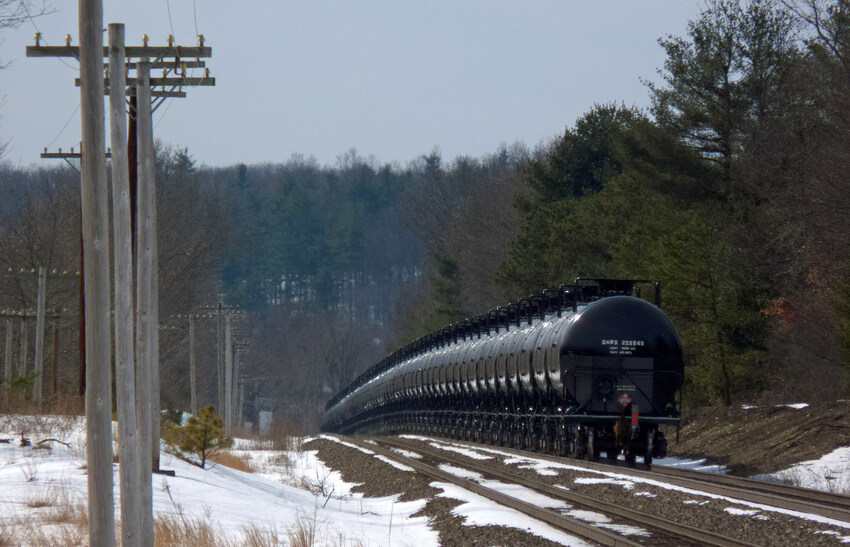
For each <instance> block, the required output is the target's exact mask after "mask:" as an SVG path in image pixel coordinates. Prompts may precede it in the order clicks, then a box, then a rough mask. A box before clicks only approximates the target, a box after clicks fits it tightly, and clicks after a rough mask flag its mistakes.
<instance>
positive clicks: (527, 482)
mask: <svg viewBox="0 0 850 547" xmlns="http://www.w3.org/2000/svg"><path fill="white" fill-rule="evenodd" d="M378 442H380V443H382V444H385V445H388V446H393V447H396V448H402V449H404V450H410V451H415V452H418V453H421V454H425V455H428V456H429V457H432V458H435V459H443V460H446V461H449V462H452V463H455V464H457V465H460V466H462V467H464V468H466V469H470V470H472V471H475V472H477V473H480V474H482V475H489V476H491V477H494V478H497V479H499V480H503V481H509V482H512V483H515V484H519V485H521V486H525V487H526V488H529V489H531V490H535V491H537V492H540V493H542V494H546V495H548V496H552V497H556V498H560V499H564V500H566V501H569V502H570V503H575V504H578V505H582V506H584V507H589V508H591V509H595V510H597V511H601V512H603V513H604V514H606V515H609V516H611V515H614V516H617V517H619V518H622V519H625V520H629V521H632V522H635V523H638V524H640V525H641V526H646V527H650V528H655V529H657V530H661V531H663V532H665V533H667V534H670V535H672V536H676V537H679V538H685V539H688V540H692V541H696V542H699V543H700V544H704V545H717V546H723V547H729V546H741V545H749V546H753V545H755V544H753V543H749V542H746V541H741V540H738V539H735V538H730V537H728V536H724V535H722V534H717V533H715V532H711V531H708V530H701V529H699V528H694V527H692V526H688V525H685V524H681V523H678V522H674V521H672V520H669V519H665V518H663V517H657V516H655V515H650V514H647V513H641V512H639V511H635V510H633V509H628V508H626V507H623V506H620V505H615V504H612V503H608V502H604V501H601V500H597V499H595V498H592V497H589V496H585V495H582V494H577V493H575V492H570V491H566V490H563V489H561V488H556V487H554V486H551V485H549V484H546V483H544V482H542V481H538V480H533V479H528V478H526V477H522V476H519V475H515V474H513V473H507V472H504V471H499V470H496V469H492V468H491V467H488V466H486V465H482V464H480V463H475V462H469V461H467V460H462V459H460V458H458V457H456V456H454V455H451V454H446V453H445V451H439V452H438V451H436V450H433V449H429V448H423V447H422V446H420V445H417V444H414V443H412V442H409V441H403V440H401V439H397V438H393V439H388V438H380V439H379V440H378ZM369 446H373V445H369Z"/></svg>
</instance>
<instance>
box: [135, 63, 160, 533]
mask: <svg viewBox="0 0 850 547" xmlns="http://www.w3.org/2000/svg"><path fill="white" fill-rule="evenodd" d="M136 71H137V72H138V74H139V75H140V78H139V79H140V80H141V81H140V82H139V83H138V85H137V86H136V93H137V101H138V102H137V110H136V134H137V139H138V147H139V151H138V154H139V166H138V189H137V192H138V200H139V201H138V205H137V207H136V224H137V226H136V268H137V278H136V402H137V413H136V418H137V420H138V428H139V460H140V462H141V469H142V470H143V471H142V473H143V474H144V475H145V476H146V477H147V480H145V481H144V484H143V485H142V487H143V492H142V505H143V507H144V508H145V514H144V515H143V521H142V533H143V534H146V533H147V531H148V530H153V514H152V513H151V514H150V515H149V514H148V507H152V503H153V501H152V499H153V492H152V490H151V482H150V471H149V470H151V469H153V470H156V469H158V465H157V464H158V459H159V458H158V456H159V437H154V436H152V433H153V422H155V421H156V422H157V423H158V422H159V412H156V410H155V409H157V405H155V403H154V400H153V391H154V384H153V372H152V370H151V369H152V368H153V366H154V365H153V364H154V361H155V360H156V358H157V357H158V356H157V355H155V354H154V348H153V344H154V340H153V334H154V332H156V331H157V330H158V321H157V317H156V316H155V315H154V314H153V312H154V309H153V302H152V300H153V298H154V296H153V290H154V288H153V283H154V281H153V271H154V268H155V262H154V246H153V241H152V238H153V237H154V236H155V234H156V232H155V230H154V218H153V211H152V208H151V202H154V203H155V202H156V194H155V191H156V190H155V188H154V184H153V173H154V158H153V149H152V146H147V144H146V143H147V142H148V141H151V140H152V139H153V127H152V124H151V117H150V104H151V99H150V82H149V72H150V69H149V68H148V63H147V61H140V62H139V63H138V65H137V67H136ZM154 451H155V452H156V456H154ZM148 541H149V538H147V537H143V538H142V543H143V544H144V545H149V544H151V543H152V542H151V543H148Z"/></svg>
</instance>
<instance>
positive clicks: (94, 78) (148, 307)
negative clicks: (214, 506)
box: [27, 0, 215, 545]
mask: <svg viewBox="0 0 850 547" xmlns="http://www.w3.org/2000/svg"><path fill="white" fill-rule="evenodd" d="M100 1H101V0H80V35H81V46H80V47H79V48H77V47H74V46H71V45H70V43H66V44H65V46H55V47H54V46H41V45H40V44H39V41H38V38H36V44H35V46H28V47H27V56H28V57H79V59H80V62H81V69H80V78H79V79H78V80H77V82H76V83H77V85H79V86H80V87H81V95H82V97H84V100H83V101H82V105H81V106H82V109H83V110H82V118H83V122H84V123H83V151H84V153H85V161H81V165H82V166H83V173H82V175H83V176H82V178H83V183H84V188H83V204H84V208H83V215H82V217H83V230H82V234H83V238H82V239H83V243H84V250H85V253H84V255H85V259H84V260H83V261H82V262H83V264H84V272H85V274H84V279H83V280H82V282H83V283H84V287H86V288H88V287H91V288H92V291H95V290H97V291H99V290H100V289H101V288H102V287H104V286H105V287H107V293H108V285H107V284H106V283H108V276H107V278H106V279H104V278H103V277H102V276H101V272H100V270H98V271H97V272H90V270H91V268H92V267H94V266H95V264H96V262H94V261H93V260H90V258H89V254H90V253H89V251H90V247H92V246H94V247H95V248H96V250H97V251H98V252H99V253H103V252H106V254H107V255H108V249H107V250H105V251H104V246H106V245H107V244H108V243H107V242H108V239H107V238H106V237H100V238H98V239H95V240H92V239H90V237H89V235H90V233H91V227H90V226H88V225H87V222H89V220H87V219H90V215H89V214H87V208H86V206H88V208H89V209H90V210H96V211H98V212H99V211H100V209H99V208H96V207H95V206H96V205H100V204H99V203H97V204H95V203H94V201H93V200H94V198H95V197H96V196H91V195H89V194H87V190H86V188H85V183H86V181H87V180H90V179H91V177H90V176H89V175H90V174H91V173H99V172H102V173H104V181H105V172H106V169H105V165H104V155H103V144H104V142H103V141H104V138H103V116H102V112H103V92H104V84H107V85H108V82H104V79H103V74H102V72H101V70H102V60H103V57H104V56H107V55H108V53H109V52H108V48H104V47H103V39H102V32H101V30H102V26H101V25H102V19H103V17H102V6H101V3H100ZM86 21H88V24H86ZM94 27H97V31H96V32H95V31H94V30H93V29H94ZM84 31H85V32H84ZM93 33H96V34H97V36H98V40H97V42H96V43H95V42H94V40H93V39H92V36H91V35H92V34H93ZM37 36H38V35H37ZM203 41H204V40H203V35H199V36H198V47H181V46H175V45H173V44H172V43H171V42H172V40H171V39H170V37H169V43H168V45H167V46H153V47H149V46H148V44H147V37H145V38H144V39H143V45H142V46H141V47H138V46H125V48H124V54H125V56H126V57H127V58H128V61H129V60H130V59H131V58H136V59H140V60H142V61H145V62H140V63H138V64H137V68H136V69H137V75H136V77H135V78H129V77H128V78H127V79H126V82H125V84H126V85H128V86H131V88H130V90H129V91H130V93H131V103H132V101H134V100H135V101H136V103H137V104H136V108H133V106H132V105H131V116H132V119H131V124H132V123H136V125H137V128H136V129H137V131H133V135H132V136H129V138H128V141H127V142H128V148H135V147H133V146H132V139H133V138H134V137H137V140H138V147H139V152H138V159H139V166H138V178H139V181H138V183H139V186H140V188H139V189H138V199H137V203H138V211H137V210H136V209H135V208H133V205H132V203H131V215H135V216H136V218H135V219H133V222H132V227H131V228H133V227H135V228H136V229H137V230H139V231H140V229H141V227H142V226H145V227H146V229H147V230H148V236H143V235H142V234H141V233H137V234H136V236H137V239H135V240H133V242H132V243H131V244H134V245H135V246H136V248H135V250H134V251H132V252H134V253H135V256H136V257H137V262H138V263H137V267H138V269H139V270H138V272H137V275H136V283H137V293H136V294H137V302H136V305H137V308H136V310H135V311H136V333H135V339H136V352H137V360H136V369H135V381H136V386H135V396H136V427H137V432H138V445H137V446H138V452H139V458H140V459H139V461H140V462H141V464H140V472H139V474H140V475H141V481H142V489H141V496H142V506H143V511H142V512H143V517H142V518H143V521H142V537H141V544H143V545H153V516H152V492H151V477H150V470H151V469H154V470H158V469H159V378H158V365H159V363H158V359H159V350H158V344H159V332H158V329H157V325H158V314H159V310H158V302H157V285H158V281H157V277H156V276H157V267H156V254H157V244H156V210H155V203H156V192H155V188H154V172H155V169H154V156H153V129H152V123H151V111H152V110H153V109H155V107H152V105H151V99H152V98H156V99H157V100H158V101H159V103H157V106H158V104H161V102H162V101H163V100H164V99H165V98H167V97H185V96H186V93H185V92H184V91H181V89H182V87H183V86H208V85H215V79H214V78H210V77H209V73H208V72H205V74H204V76H203V77H202V78H191V77H187V76H186V72H185V69H186V68H203V67H204V63H203V62H202V61H200V58H201V57H210V56H211V55H212V50H211V49H210V48H208V47H204V43H203ZM90 42H91V43H90ZM98 48H100V49H98ZM84 51H86V55H84V54H83V53H84ZM95 58H96V59H97V63H96V64H97V70H95ZM150 58H154V59H156V60H155V61H154V62H152V63H149V62H146V61H147V60H148V59H150ZM167 58H173V60H170V59H167ZM186 58H188V59H194V60H192V61H182V59H186ZM127 66H128V67H129V68H132V65H130V64H129V63H128V65H127ZM151 68H161V69H163V71H164V72H165V73H166V74H164V75H163V77H162V78H150V69H151ZM170 71H173V72H174V74H175V76H176V77H172V78H169V77H166V75H167V73H168V72H170ZM95 74H97V75H95ZM95 82H97V91H98V92H99V94H100V95H99V97H100V101H99V110H97V109H96V108H93V107H92V105H90V104H88V103H87V100H89V99H91V97H92V96H93V94H94V89H95V86H94V84H95ZM151 85H154V86H157V87H159V88H162V89H157V90H151V87H150V86H151ZM133 86H136V87H138V89H139V91H138V93H137V94H136V92H134V91H133V89H132V88H133ZM115 87H119V86H118V85H116V86H115ZM121 91H122V93H127V90H126V89H121ZM135 95H137V96H135ZM91 100H93V99H91ZM96 112H100V113H101V115H100V117H99V122H100V137H99V140H97V139H95V138H94V137H92V136H91V135H90V133H91V129H92V128H87V126H86V120H87V118H91V117H92V116H95V114H94V113H96ZM95 121H96V120H95ZM93 147H94V148H93ZM119 148H123V144H122V145H121V146H113V149H115V150H118V149H119ZM83 151H81V152H83ZM128 153H129V154H130V155H131V154H132V150H129V151H128ZM43 157H47V156H45V155H43ZM129 169H130V171H132V173H129V174H130V181H129V182H128V185H130V186H131V185H132V179H133V177H134V176H135V175H136V172H135V170H134V169H133V168H132V166H130V167H129ZM98 180H99V179H98ZM143 185H144V186H147V188H146V189H143V188H141V186H143ZM98 187H99V186H98ZM129 191H130V193H131V195H132V188H131V189H130V190H129ZM143 192H145V194H144V195H143ZM104 195H105V193H104ZM143 203H146V204H147V205H143ZM151 204H153V206H151ZM143 216H144V218H142V217H143ZM99 219H100V216H99V213H98V217H97V219H96V220H99ZM98 233H100V232H98ZM143 237H147V239H146V240H143ZM143 259H147V262H146V264H144V265H143V264H142V261H143ZM97 264H100V263H99V262H97ZM143 269H144V271H143ZM107 270H108V265H107ZM98 279H100V280H102V281H103V282H102V283H100V284H95V285H92V283H94V282H95V280H98ZM92 291H89V290H86V293H85V302H84V303H83V302H81V305H80V310H81V314H82V313H85V314H86V321H85V326H86V334H85V340H84V342H85V346H86V348H87V353H86V359H87V361H86V374H85V378H86V384H87V390H86V413H87V415H88V420H89V430H90V431H91V427H92V424H91V422H92V415H90V414H89V408H90V407H89V400H90V399H92V398H93V396H92V390H93V389H95V387H96V386H94V385H93V384H92V381H93V380H94V379H95V377H94V376H93V374H92V371H91V370H90V367H91V365H92V364H93V355H99V354H100V351H101V349H100V347H98V348H92V347H91V344H92V343H93V342H94V341H95V340H96V339H97V338H96V335H95V334H91V333H90V332H89V331H90V330H91V328H92V326H93V325H97V324H99V322H100V321H102V320H101V319H100V318H99V317H95V318H91V319H89V317H88V316H89V315H90V314H92V313H98V314H99V311H96V310H93V309H92V308H91V307H90V306H92V305H94V304H95V303H99V302H101V300H100V299H98V298H95V297H94V296H92V294H91V292H92ZM107 296H108V294H107ZM143 298H144V302H143ZM106 302H107V304H108V299H107V300H106ZM107 318H108V316H107ZM81 345H82V341H81ZM98 379H99V377H98ZM106 385H107V389H108V387H109V386H108V369H107V384H106ZM85 388H86V386H84V385H81V391H82V390H83V389H85ZM97 389H98V391H96V392H95V393H98V394H101V399H99V400H101V401H109V400H110V398H109V397H108V391H107V392H106V395H107V396H105V397H104V396H103V395H102V392H101V391H100V387H99V386H97ZM94 446H99V445H98V444H96V443H94V444H93V443H92V442H91V439H90V440H89V449H90V451H91V450H92V449H93V447H94ZM110 462H111V454H110ZM144 462H149V465H144ZM94 469H95V468H93V467H92V466H91V465H90V466H89V498H90V499H91V497H92V496H93V495H95V494H94V492H99V491H101V490H102V489H94V488H93V487H94V483H93V481H92V474H93V471H94ZM110 479H111V477H110ZM109 492H110V496H109V500H108V501H109V503H110V506H111V503H112V496H111V482H110V489H109ZM90 507H92V506H91V504H90ZM94 517H95V515H94V513H92V518H91V519H90V523H91V522H94ZM95 526H100V524H97V525H96V524H90V528H91V529H92V530H94V527H95ZM110 528H111V526H110ZM107 539H108V538H106V537H105V536H102V535H99V534H95V533H92V535H91V537H90V542H91V544H92V545H109V544H110V541H111V543H114V533H113V534H112V538H111V540H110V541H107ZM101 540H103V541H101Z"/></svg>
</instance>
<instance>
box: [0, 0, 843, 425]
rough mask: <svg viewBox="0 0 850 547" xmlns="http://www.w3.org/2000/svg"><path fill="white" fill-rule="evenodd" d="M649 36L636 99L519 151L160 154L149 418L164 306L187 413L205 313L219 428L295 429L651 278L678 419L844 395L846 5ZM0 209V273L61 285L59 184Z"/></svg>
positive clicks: (75, 307)
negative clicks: (512, 307) (620, 281)
mask: <svg viewBox="0 0 850 547" xmlns="http://www.w3.org/2000/svg"><path fill="white" fill-rule="evenodd" d="M670 30H671V32H673V33H674V35H673V36H669V37H665V38H662V39H661V40H660V47H662V48H663V49H664V51H665V53H666V56H667V60H666V62H665V64H664V66H663V67H660V74H661V75H662V76H663V78H662V81H661V83H659V84H656V85H648V86H647V93H648V94H649V96H650V98H651V102H652V107H651V109H649V110H648V111H640V110H638V109H634V108H629V107H627V106H625V105H618V104H599V105H596V106H595V107H593V108H592V109H591V110H590V111H588V112H587V113H586V114H584V115H583V116H581V117H580V118H579V119H578V120H576V121H575V122H574V123H572V124H570V125H569V126H568V127H567V128H566V129H565V131H564V133H563V135H561V136H560V137H558V138H556V139H553V140H552V142H549V143H544V144H543V145H540V146H538V147H537V148H535V149H533V150H529V149H528V148H526V147H525V146H524V145H522V144H516V145H513V146H510V147H507V146H506V147H503V148H502V149H500V150H497V151H494V153H493V154H492V155H488V156H486V157H483V158H467V157H459V158H455V159H452V160H446V159H444V158H442V157H441V155H440V153H439V152H438V151H436V150H435V151H432V152H430V153H426V154H423V155H422V156H421V157H419V158H416V159H415V160H413V161H411V162H409V163H408V164H406V165H403V166H402V165H399V164H392V165H385V164H378V163H377V162H376V161H374V160H372V159H368V158H363V157H361V156H359V155H357V153H356V152H355V151H354V150H352V151H350V152H347V153H345V154H343V155H341V156H340V157H339V158H338V161H337V162H336V164H335V165H324V166H323V165H318V164H317V163H316V162H315V161H314V160H312V159H309V158H304V157H292V158H290V159H288V160H286V161H278V162H270V163H267V164H261V165H242V164H240V165H235V166H232V167H227V168H209V167H205V166H203V165H197V164H196V161H195V159H194V158H193V157H192V155H191V154H190V153H189V151H188V150H187V149H182V148H177V147H172V146H168V145H164V144H162V143H159V144H158V149H157V185H158V203H159V219H160V226H159V238H160V239H159V241H160V243H159V252H160V260H159V264H160V283H161V292H160V301H161V302H160V314H161V323H162V325H161V329H162V331H161V340H162V341H161V347H162V350H161V361H162V364H161V371H162V372H161V388H162V401H163V403H164V405H166V406H168V407H170V408H178V409H183V410H187V409H188V397H189V394H188V393H189V372H188V371H189V365H188V319H187V314H196V315H197V316H198V317H197V318H196V321H197V325H198V327H197V333H196V340H195V344H196V351H197V354H198V367H199V369H198V370H199V372H198V376H199V378H198V382H199V386H200V388H199V399H200V401H199V406H203V405H205V404H208V403H215V402H216V390H217V382H218V378H217V372H216V371H217V360H218V343H219V340H218V334H217V333H218V332H219V327H218V316H217V315H215V313H214V310H213V308H214V307H215V306H217V305H218V304H219V303H222V304H223V305H224V306H226V307H235V306H239V307H240V310H242V311H244V312H247V313H246V314H245V315H246V317H245V318H244V319H242V320H240V321H238V322H237V333H238V334H237V338H238V340H239V347H240V353H239V354H238V360H239V363H240V372H239V378H240V380H241V381H242V382H243V384H244V392H245V398H244V401H245V404H244V405H243V412H244V418H245V419H247V420H251V421H254V422H255V423H256V420H257V419H258V415H257V412H258V411H259V410H274V411H275V412H276V415H277V416H278V417H280V416H285V417H286V418H287V419H288V420H290V421H291V422H293V423H295V424H296V425H298V426H300V427H304V428H306V429H314V428H315V427H316V426H317V423H318V422H317V420H318V416H319V415H320V413H321V409H322V405H323V403H324V401H325V400H327V399H328V398H329V397H330V396H331V395H332V394H333V393H334V392H335V391H337V390H338V389H340V388H341V387H342V386H344V385H345V384H346V383H347V382H349V381H350V380H351V379H353V378H354V377H355V376H356V375H357V374H358V373H359V372H361V371H363V370H364V369H365V368H367V367H368V366H370V365H371V364H373V363H374V362H376V361H377V360H379V359H380V358H381V357H382V356H383V355H385V353H386V352H388V351H390V350H392V349H394V348H396V347H398V346H400V345H403V344H405V343H406V342H408V341H410V340H412V339H414V338H416V337H418V336H421V335H422V334H425V333H426V332H429V331H430V330H433V329H437V328H440V327H442V326H445V325H447V324H450V323H453V322H455V321H458V320H461V319H463V318H465V317H466V316H469V315H473V314H478V313H481V312H483V311H486V310H487V309H489V308H492V307H495V306H497V305H502V304H505V303H506V302H508V301H511V300H516V299H518V298H522V297H525V296H527V295H528V294H529V293H531V292H533V291H538V290H540V289H542V288H544V287H547V286H557V285H559V284H561V283H565V282H569V281H571V280H572V279H573V278H575V277H577V276H610V277H624V278H641V279H657V280H659V281H661V283H662V294H663V302H662V304H663V307H664V308H665V309H666V310H667V312H668V313H669V314H670V315H671V316H672V317H673V319H674V321H675V323H676V325H677V328H678V329H679V331H680V334H681V336H682V339H683V342H684V344H685V350H686V359H687V378H686V388H685V393H684V400H685V404H686V405H703V404H726V405H729V404H732V403H734V402H740V401H744V400H746V401H756V400H765V401H774V400H775V401H785V402H787V401H789V400H790V399H800V400H809V399H812V400H814V399H827V400H831V399H836V398H841V397H846V395H847V391H848V387H850V386H848V376H847V365H848V360H850V275H848V274H850V271H848V268H850V231H848V229H847V223H846V219H847V218H848V213H850V200H849V199H848V195H850V179H848V176H847V173H849V172H850V85H848V84H850V56H848V51H849V50H850V2H848V1H847V0H831V1H827V0H806V1H803V0H798V1H794V2H792V1H790V0H788V1H785V2H779V1H772V0H751V1H748V2H745V1H737V0H713V1H710V2H707V8H706V11H704V12H703V13H702V14H701V15H700V16H699V17H698V18H697V19H696V20H694V21H692V22H691V24H690V25H689V26H688V28H687V29H684V30H683V31H681V30H680V29H670ZM677 30H679V31H680V32H679V34H680V35H678V36H677V35H675V33H676V32H677ZM566 122H567V120H565V123H566ZM411 130H414V131H415V128H411ZM0 140H2V139H0ZM0 195H2V196H3V199H2V200H0V271H2V270H8V268H12V269H13V270H14V271H19V270H20V269H21V268H25V269H33V268H37V267H38V266H43V267H46V268H48V270H53V269H57V270H60V271H62V270H69V271H72V272H73V271H75V270H77V269H79V206H80V203H79V200H80V198H79V175H78V174H77V173H76V172H75V171H74V170H73V169H71V168H70V167H67V166H65V167H58V166H53V167H45V168H40V169H20V168H16V167H13V166H11V165H8V164H0ZM35 283H36V279H35V277H34V276H27V275H15V276H11V275H7V276H5V277H0V308H6V309H7V310H9V311H11V312H12V313H11V314H10V315H12V317H10V318H9V321H8V322H7V321H5V320H2V321H0V332H3V333H4V334H5V333H6V332H7V329H8V332H10V333H11V334H10V336H11V337H12V340H13V344H12V345H13V347H14V348H15V349H14V352H13V353H14V360H13V363H14V364H16V365H17V363H18V362H19V361H20V356H21V355H22V354H23V353H26V355H28V356H29V357H28V359H29V360H30V361H29V365H28V368H27V371H31V370H32V369H33V367H32V363H31V359H32V357H31V356H32V355H33V353H34V351H33V346H32V344H33V338H34V336H33V335H32V334H31V333H30V334H29V335H25V330H26V327H23V323H24V322H25V321H23V320H22V319H21V318H20V316H17V317H15V316H14V314H15V313H18V312H22V311H24V310H26V309H30V310H32V309H34V307H35V297H36V291H35ZM77 283H78V279H77V278H76V277H75V276H73V275H68V276H64V277H61V276H60V277H56V278H49V280H48V291H47V308H48V309H50V310H53V311H54V313H53V316H52V317H53V320H55V322H56V325H57V333H58V342H57V344H58V345H57V363H58V365H57V373H56V375H55V377H56V380H57V383H56V385H57V387H56V394H55V396H54V400H55V401H58V400H60V399H61V400H71V401H73V400H75V398H76V397H77V393H78V391H79V372H78V364H77V363H78V360H77V351H78V347H77V331H76V329H77V323H78V313H79V304H78V296H77V290H78V285H77ZM27 321H31V320H27ZM29 330H30V331H34V327H33V328H30V329H29ZM25 337H26V340H27V344H28V349H27V351H26V352H21V351H20V341H21V340H22V339H24V338H25ZM0 341H3V342H5V337H2V338H0ZM50 341H51V339H50V338H49V337H48V342H50ZM48 345H49V344H48ZM45 355H46V356H47V357H46V359H47V360H48V365H47V366H45V379H46V384H45V385H48V386H49V385H50V382H52V381H53V372H52V371H51V367H50V366H49V362H50V359H51V350H49V349H48V350H46V351H45ZM3 358H4V371H5V366H6V361H5V359H6V358H5V356H3ZM17 374H18V370H17V369H15V371H14V372H13V376H17ZM19 391H20V393H19V395H20V397H23V398H25V397H26V390H25V389H21V390H19ZM45 393H46V394H47V393H51V394H52V393H53V391H51V389H47V388H46V389H45Z"/></svg>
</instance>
